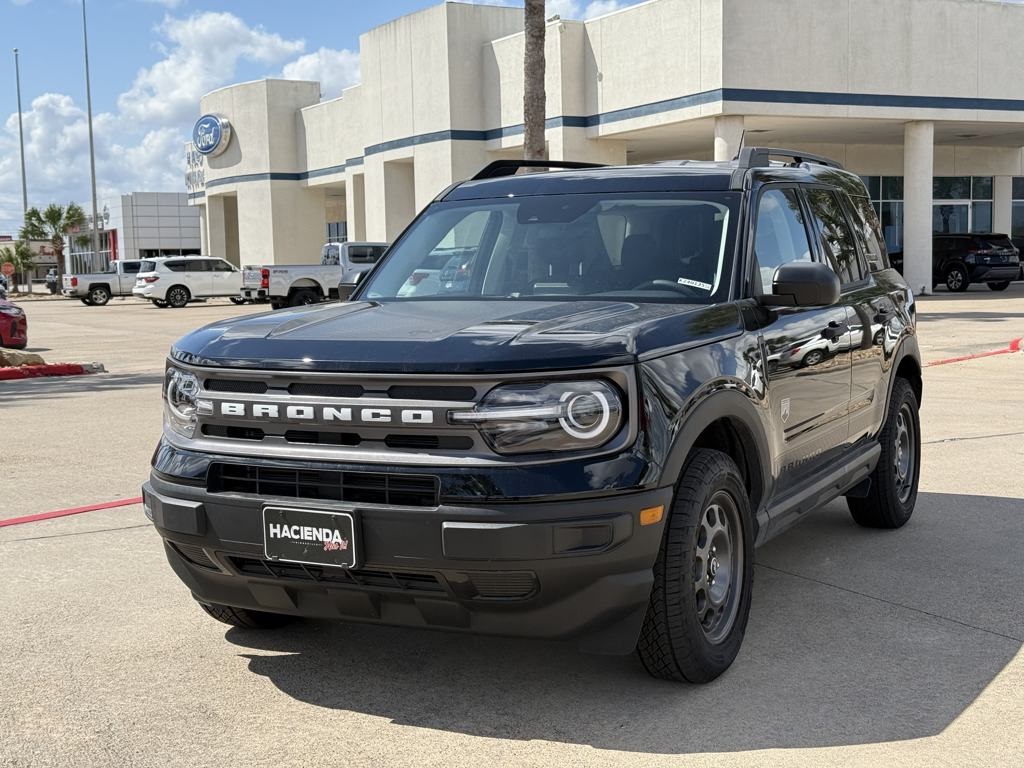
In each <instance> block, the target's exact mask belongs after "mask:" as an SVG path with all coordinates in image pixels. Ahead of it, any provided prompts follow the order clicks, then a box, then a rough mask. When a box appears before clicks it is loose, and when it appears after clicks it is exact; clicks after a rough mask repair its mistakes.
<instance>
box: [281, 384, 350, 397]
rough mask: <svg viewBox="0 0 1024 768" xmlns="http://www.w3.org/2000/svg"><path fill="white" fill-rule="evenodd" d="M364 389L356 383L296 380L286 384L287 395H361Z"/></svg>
mask: <svg viewBox="0 0 1024 768" xmlns="http://www.w3.org/2000/svg"><path fill="white" fill-rule="evenodd" d="M364 392H365V390H364V389H363V388H362V387H361V386H359V385H358V384H316V383H313V384H306V383H302V382H298V383H295V384H289V385H288V394H289V395H307V396H311V397H362V396H363V393H364Z"/></svg>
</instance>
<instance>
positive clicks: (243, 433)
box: [203, 424, 266, 440]
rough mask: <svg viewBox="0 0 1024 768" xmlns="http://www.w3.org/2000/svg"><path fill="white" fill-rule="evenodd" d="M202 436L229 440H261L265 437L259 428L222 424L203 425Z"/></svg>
mask: <svg viewBox="0 0 1024 768" xmlns="http://www.w3.org/2000/svg"><path fill="white" fill-rule="evenodd" d="M203 434H204V435H206V436H207V437H223V438H227V439H230V440H262V439H263V438H264V437H265V436H266V435H265V434H264V432H263V430H262V429H260V428H259V427H228V426H224V425H223V424H204V425H203Z"/></svg>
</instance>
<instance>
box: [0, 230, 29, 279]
mask: <svg viewBox="0 0 1024 768" xmlns="http://www.w3.org/2000/svg"><path fill="white" fill-rule="evenodd" d="M35 256H36V255H35V254H34V253H32V249H31V248H29V246H28V243H26V242H24V241H23V240H19V241H18V242H16V243H15V244H14V247H13V248H0V264H13V265H14V276H15V279H14V287H15V288H16V287H17V285H18V283H19V282H24V283H27V282H28V280H27V279H26V277H27V272H28V271H29V270H30V269H32V264H33V260H34V259H35ZM19 278H20V279H19ZM13 290H14V289H13V288H12V292H13Z"/></svg>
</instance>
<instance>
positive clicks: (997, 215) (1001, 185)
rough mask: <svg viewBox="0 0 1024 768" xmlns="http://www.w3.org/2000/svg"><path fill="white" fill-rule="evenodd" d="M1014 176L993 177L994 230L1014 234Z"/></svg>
mask: <svg viewBox="0 0 1024 768" xmlns="http://www.w3.org/2000/svg"><path fill="white" fill-rule="evenodd" d="M1012 230H1013V176H993V177H992V231H993V232H1003V233H1005V234H1007V235H1009V234H1012Z"/></svg>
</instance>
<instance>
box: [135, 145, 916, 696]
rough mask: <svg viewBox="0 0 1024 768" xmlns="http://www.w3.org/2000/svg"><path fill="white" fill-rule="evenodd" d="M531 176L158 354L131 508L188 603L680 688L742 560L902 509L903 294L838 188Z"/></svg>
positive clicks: (906, 427)
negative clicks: (510, 642) (139, 502)
mask: <svg viewBox="0 0 1024 768" xmlns="http://www.w3.org/2000/svg"><path fill="white" fill-rule="evenodd" d="M770 156H774V157H782V158H785V162H780V161H777V160H770V159H769V157H770ZM527 165H535V164H530V163H525V162H516V161H499V162H497V163H492V164H491V165H490V166H488V167H487V168H486V169H484V170H483V171H482V172H481V173H480V174H478V175H477V176H476V177H475V178H474V179H473V180H470V181H467V182H464V183H461V184H456V185H454V186H453V187H451V188H450V189H448V190H446V191H445V192H444V193H442V194H441V195H440V196H439V197H438V198H437V199H436V200H435V201H434V202H433V203H431V204H430V205H429V206H428V207H427V208H426V209H425V210H424V211H423V212H422V213H421V214H420V215H419V216H418V217H417V218H416V219H415V221H413V223H412V224H411V225H410V226H409V227H408V229H407V230H406V231H405V232H404V233H403V234H402V235H401V237H400V238H399V239H398V240H397V242H396V243H395V244H394V245H393V246H392V247H391V249H390V250H389V251H388V253H387V254H386V255H385V256H384V258H383V259H382V260H381V261H380V262H379V263H378V264H377V265H376V267H375V268H374V270H373V271H372V272H371V273H370V274H369V275H368V277H367V278H366V279H365V280H363V281H362V283H361V284H360V285H359V287H358V288H357V290H356V293H355V294H354V297H353V300H352V301H350V302H347V303H333V304H324V305H320V306H315V307H308V308H296V309H293V310H286V311H283V312H282V311H279V312H275V313H273V314H264V315H256V316H248V317H244V318H238V319H235V320H229V321H223V322H218V323H215V324H213V325H210V326H207V327H205V328H203V329H200V330H198V331H195V332H194V333H191V334H189V335H188V336H185V337H184V338H183V339H181V340H180V341H178V342H177V343H176V344H175V345H174V347H173V349H172V350H171V354H170V359H169V361H168V364H167V374H166V382H165V386H164V399H165V415H166V418H165V428H164V434H163V438H162V439H161V441H160V444H159V446H158V447H157V449H156V452H155V454H154V457H153V471H152V475H151V478H150V480H149V482H148V483H147V484H146V485H145V487H144V489H143V490H144V498H145V509H146V513H147V515H148V516H149V517H150V518H151V519H152V520H153V522H154V523H155V525H156V529H157V531H158V532H159V534H160V535H161V536H162V537H163V539H164V541H165V544H166V551H167V557H168V559H169V561H170V564H171V567H172V568H173V569H174V571H175V573H177V574H178V576H179V577H180V578H181V580H182V581H183V582H185V584H186V585H187V587H188V588H189V589H190V590H191V592H192V593H193V595H194V596H195V598H196V600H197V601H198V602H199V603H200V604H201V605H202V607H203V608H204V609H205V610H206V611H207V612H208V613H209V614H211V615H212V616H214V617H215V618H217V619H220V620H222V621H225V622H227V623H229V624H236V625H242V626H247V627H268V626H276V625H279V624H281V623H283V622H284V621H286V620H287V619H288V618H289V617H295V616H307V617H319V618H335V619H338V618H340V619H345V620H351V621H364V622H379V623H384V624H400V625H407V626H416V627H429V628H436V629H448V630H462V631H470V632H480V633H493V634H509V635H521V636H533V637H545V638H577V639H579V641H580V643H581V645H582V647H583V648H584V649H589V650H593V651H599V652H608V653H628V652H631V651H633V650H634V649H635V650H636V651H637V652H638V653H639V656H640V658H641V659H642V660H643V663H644V665H645V666H646V668H647V669H648V670H649V671H650V672H651V673H652V674H653V675H656V676H659V677H664V678H669V679H674V680H689V681H693V682H705V681H708V680H711V679H713V678H715V677H716V676H717V675H719V674H721V673H722V672H723V671H724V670H725V669H726V668H727V667H728V666H729V664H730V663H731V662H732V660H733V659H734V658H735V656H736V654H737V652H738V651H739V647H740V643H741V642H742V639H743V634H744V631H745V629H746V625H747V617H748V614H749V611H750V600H751V585H752V577H753V569H754V547H755V546H756V545H758V544H761V543H763V542H765V541H767V540H768V539H770V538H772V537H773V536H776V535H778V534H779V533H780V532H781V531H783V530H784V529H786V528H788V527H789V526H790V525H792V524H793V523H796V522H797V521H799V520H800V519H802V518H803V517H804V516H806V515H807V514H808V513H810V512H811V511H812V510H814V509H815V508H817V507H820V506H821V505H823V504H825V503H827V502H829V501H831V500H833V499H835V498H837V497H839V496H845V497H846V500H847V504H848V505H849V508H850V511H851V513H852V516H853V519H854V521H856V523H858V524H860V525H864V526H871V527H877V528H897V527H899V526H901V525H903V524H904V523H905V522H906V521H907V520H908V519H909V517H910V515H911V513H912V511H913V509H914V503H915V500H916V498H917V485H918V474H919V466H920V431H919V426H918V405H919V403H920V401H921V363H920V359H919V353H918V344H917V337H916V327H915V320H916V318H915V314H916V313H915V305H914V298H913V296H912V295H911V292H910V290H909V289H908V288H907V285H906V283H905V282H904V281H903V279H902V278H901V277H900V276H899V274H897V273H896V272H895V271H894V270H892V269H890V268H888V265H887V262H886V254H885V251H884V246H883V245H882V239H881V237H880V235H879V231H878V224H877V222H876V220H875V217H874V214H873V213H872V210H871V205H870V203H869V201H868V198H867V195H866V193H865V190H864V187H863V186H862V183H861V181H860V179H859V178H858V177H857V176H854V175H852V174H850V173H847V172H845V171H844V170H842V168H841V167H840V166H838V165H837V164H835V163H834V162H831V161H828V160H826V159H824V158H817V157H812V156H809V155H806V154H801V153H795V152H784V151H782V150H774V149H773V150H766V149H760V148H747V149H745V150H743V151H742V152H741V154H740V158H739V159H738V160H737V161H733V162H728V163H711V162H672V163H662V164H656V165H644V166H629V167H618V168H612V167H596V166H585V165H584V164H572V163H542V164H541V165H544V166H546V167H560V168H563V170H556V171H550V172H534V173H526V174H516V171H517V170H518V169H519V168H521V167H523V166H527ZM530 170H536V169H533V168H531V169H530ZM453 250H458V252H459V254H460V255H459V258H458V264H457V265H456V267H453V268H449V266H448V265H447V263H446V266H445V267H444V268H441V269H438V268H437V264H438V263H439V258H438V256H437V254H438V253H441V254H445V253H449V252H452V251H453ZM414 275H419V277H417V278H416V279H415V280H412V279H411V278H412V276H414ZM798 342H799V344H798ZM797 346H798V347H799V348H800V351H799V352H796V353H794V352H793V349H794V348H795V347H797ZM808 351H814V352H815V353H814V354H808Z"/></svg>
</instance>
